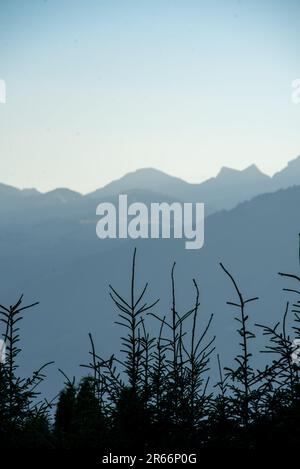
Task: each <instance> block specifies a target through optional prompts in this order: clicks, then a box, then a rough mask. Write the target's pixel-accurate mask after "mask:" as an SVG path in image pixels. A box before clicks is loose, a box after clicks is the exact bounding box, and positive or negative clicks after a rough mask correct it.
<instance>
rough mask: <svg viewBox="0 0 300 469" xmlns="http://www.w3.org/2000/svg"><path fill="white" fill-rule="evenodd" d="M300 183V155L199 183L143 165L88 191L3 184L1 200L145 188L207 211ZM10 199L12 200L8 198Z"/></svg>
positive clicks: (97, 195)
mask: <svg viewBox="0 0 300 469" xmlns="http://www.w3.org/2000/svg"><path fill="white" fill-rule="evenodd" d="M299 183H300V156H299V157H297V158H296V159H294V160H292V161H290V162H289V163H288V164H287V166H286V167H285V168H284V169H283V170H281V171H279V172H277V173H275V174H274V176H273V177H270V176H268V175H266V174H264V173H262V172H261V171H260V170H259V169H258V168H257V166H256V165H251V166H249V167H247V168H246V169H244V170H236V169H231V168H228V167H222V168H221V170H220V171H219V173H218V174H217V176H216V177H212V178H210V179H208V180H207V181H204V182H202V183H199V184H191V183H188V182H186V181H184V180H182V179H180V178H177V177H173V176H170V175H168V174H166V173H164V172H162V171H159V170H156V169H153V168H144V169H139V170H137V171H134V172H131V173H128V174H126V175H125V176H123V177H121V178H120V179H118V180H116V181H113V182H111V183H109V184H107V185H106V186H104V187H102V188H100V189H97V190H96V191H94V192H91V193H90V194H87V195H81V194H80V193H78V192H75V191H72V190H70V189H66V188H57V189H55V190H52V191H50V192H47V193H45V194H42V193H40V192H38V191H37V190H36V189H23V190H20V189H16V188H14V187H11V186H7V185H4V184H0V201H1V199H2V200H3V198H4V199H6V203H8V202H11V200H14V199H20V198H22V199H24V198H30V199H33V198H37V197H39V198H40V201H41V203H45V204H47V203H49V202H51V201H57V202H58V203H70V202H71V203H74V202H80V200H81V199H99V200H103V199H105V198H108V197H113V196H115V195H116V194H120V193H123V192H132V191H136V190H138V191H146V192H152V193H157V194H161V195H162V196H163V195H165V196H168V197H169V198H174V200H182V201H190V202H196V201H197V202H204V203H205V205H206V214H211V213H214V212H217V211H219V210H223V209H231V208H233V207H235V206H236V205H237V204H239V203H241V202H243V201H245V200H249V199H251V198H253V197H254V196H256V195H259V194H263V193H266V192H274V191H276V190H279V189H283V188H287V187H291V186H294V185H297V184H299ZM7 199H9V201H7Z"/></svg>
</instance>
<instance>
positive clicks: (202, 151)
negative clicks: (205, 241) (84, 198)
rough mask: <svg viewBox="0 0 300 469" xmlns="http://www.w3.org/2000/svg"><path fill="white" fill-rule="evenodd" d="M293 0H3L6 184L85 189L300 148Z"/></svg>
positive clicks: (0, 149)
mask: <svg viewBox="0 0 300 469" xmlns="http://www.w3.org/2000/svg"><path fill="white" fill-rule="evenodd" d="M299 18H300V2H299V0H297V1H294V0H287V1H283V0H282V1H277V0H248V1H245V0H243V1H242V0H239V1H238V0H219V1H217V0H210V1H208V0H207V1H201V0H198V1H196V0H181V1H177V0H173V1H167V0H147V1H143V0H139V1H134V0H98V1H96V0H77V1H76V0H48V1H40V0H27V1H26V2H25V1H23V0H0V79H4V80H5V81H6V86H7V103H6V104H5V105H4V104H0V181H1V182H4V183H7V184H12V185H16V186H18V187H32V186H35V187H37V188H38V189H40V190H49V189H52V188H54V187H57V186H67V187H70V188H73V189H76V190H79V191H81V192H88V191H90V190H93V189H95V188H97V187H100V186H102V185H104V184H105V183H107V182H109V181H111V180H112V179H116V178H118V177H120V176H122V175H123V174H124V173H126V172H128V171H132V170H134V169H137V168H141V167H148V166H152V167H156V168H158V169H161V170H163V171H166V172H168V173H170V174H173V175H176V176H179V177H182V178H185V179H186V180H188V181H192V182H200V181H202V180H203V179H206V178H208V177H210V176H213V175H215V174H216V173H217V172H218V170H219V168H220V167H221V166H222V165H226V166H232V167H235V168H238V169H242V168H244V167H246V166H247V165H249V164H251V163H256V164H257V165H258V166H259V167H260V168H261V169H262V170H263V171H265V172H267V173H269V174H272V173H274V172H275V171H277V170H279V169H281V168H282V167H283V166H284V165H285V164H286V162H287V161H288V160H290V159H293V158H295V157H296V156H297V155H298V154H300V105H296V104H293V103H292V101H291V93H292V89H291V82H292V81H293V80H294V79H296V78H300V28H299Z"/></svg>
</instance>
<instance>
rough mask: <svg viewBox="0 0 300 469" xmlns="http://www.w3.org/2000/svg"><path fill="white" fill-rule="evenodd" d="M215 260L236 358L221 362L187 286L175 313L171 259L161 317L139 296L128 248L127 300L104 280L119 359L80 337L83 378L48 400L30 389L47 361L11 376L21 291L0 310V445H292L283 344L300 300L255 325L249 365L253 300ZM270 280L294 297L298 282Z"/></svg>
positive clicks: (298, 324)
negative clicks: (259, 341) (258, 344)
mask: <svg viewBox="0 0 300 469" xmlns="http://www.w3.org/2000/svg"><path fill="white" fill-rule="evenodd" d="M220 267H221V269H222V270H223V271H224V275H225V276H226V277H227V279H228V285H229V287H231V288H232V298H231V299H230V301H228V304H229V305H231V307H232V309H233V314H234V316H235V321H236V324H237V342H238V344H239V353H238V355H237V356H236V357H235V358H234V357H233V361H232V363H233V365H232V368H224V369H223V368H222V364H221V361H220V357H219V355H218V354H217V351H216V350H215V346H214V337H212V336H211V335H210V325H211V322H212V321H213V317H212V316H211V317H210V318H208V320H207V322H206V323H202V321H200V320H199V319H200V318H199V313H200V298H199V289H198V285H197V283H196V281H195V280H193V285H194V290H195V297H194V300H193V306H192V307H191V308H190V309H188V310H187V311H178V308H177V301H176V282H175V264H174V266H173V268H172V272H171V282H172V291H171V295H172V296H171V298H172V302H171V309H170V312H169V313H168V314H167V315H166V316H159V315H158V314H157V313H156V311H157V309H158V307H156V305H157V303H158V300H156V299H154V300H153V301H148V300H147V296H148V291H147V288H148V285H147V284H146V285H145V287H144V288H143V289H142V290H141V291H137V288H136V251H135V252H134V256H133V263H132V269H131V287H130V291H129V294H128V297H127V296H126V297H125V296H123V294H121V293H120V292H118V291H117V290H116V289H115V288H114V287H113V286H111V285H110V296H111V298H112V301H113V303H114V305H115V307H116V309H117V311H118V320H117V324H119V325H120V326H121V327H122V328H123V331H124V334H123V337H122V350H121V354H120V356H115V355H113V356H111V357H109V358H108V359H104V358H102V357H100V356H99V355H98V353H97V351H96V349H95V345H94V341H93V337H92V335H90V344H91V350H90V355H89V356H90V360H89V363H87V364H86V365H81V366H84V367H85V368H86V376H85V377H84V378H83V379H82V380H81V381H80V382H79V384H76V382H75V380H74V379H73V380H72V379H69V378H68V377H67V376H66V375H65V374H64V373H63V371H61V373H63V374H64V378H65V387H64V389H63V390H62V391H61V392H60V394H59V395H58V396H57V397H55V398H54V399H53V401H52V402H48V401H47V400H45V399H43V398H42V397H41V396H40V395H39V392H38V386H39V384H40V383H41V381H43V380H44V379H45V378H46V367H47V365H48V364H46V365H44V366H42V367H41V368H40V369H39V370H37V371H35V372H34V373H33V374H32V376H30V377H28V378H20V377H19V376H18V368H17V361H18V355H19V354H20V353H21V350H20V348H19V325H20V320H21V319H22V314H23V312H24V310H28V309H30V308H33V307H35V306H36V305H37V303H34V304H31V305H28V306H23V299H22V297H21V298H20V299H19V301H18V302H17V303H16V304H14V305H12V306H9V307H5V306H2V305H0V317H1V323H2V326H3V328H4V329H3V330H4V332H3V334H2V335H3V338H4V341H5V344H6V357H5V361H4V360H2V363H0V447H1V448H49V449H51V448H53V449H84V448H88V449H96V450H98V452H99V454H102V453H105V454H107V453H108V452H110V451H111V452H113V453H114V454H130V451H132V452H135V453H136V451H137V449H138V450H139V451H140V452H141V453H148V452H151V451H152V452H166V451H176V452H178V451H186V452H187V451H189V452H191V451H193V452H195V451H197V452H198V453H199V452H200V453H201V451H202V450H205V449H211V448H213V449H215V448H234V449H239V448H243V449H259V448H264V449H266V448H268V447H270V448H271V447H274V445H276V444H279V445H280V447H285V448H291V449H293V448H295V445H296V444H297V443H299V441H300V382H299V368H298V366H297V363H295V357H296V355H297V353H296V351H295V345H294V344H293V340H294V339H300V301H296V302H295V303H293V304H287V306H286V310H285V311H284V312H283V317H282V321H281V322H280V323H278V324H275V325H270V326H269V325H262V324H257V325H256V328H258V329H260V330H261V331H262V333H263V334H264V335H265V338H266V345H265V349H264V350H263V351H262V352H265V353H268V354H270V355H271V360H270V362H269V364H268V365H267V366H265V368H263V369H261V370H257V369H256V368H254V365H253V361H254V359H253V357H252V355H251V353H250V352H249V345H251V341H253V340H254V339H255V332H254V331H253V330H250V327H249V314H251V309H252V308H253V307H254V306H255V302H256V301H257V300H258V298H245V297H244V296H243V295H242V293H241V291H240V289H239V286H238V282H237V281H236V279H235V278H234V276H233V275H232V274H231V272H230V271H229V270H228V269H227V268H226V267H225V266H223V265H222V264H220ZM280 275H282V276H283V277H285V278H286V282H287V285H286V286H287V288H285V290H287V291H290V292H293V295H294V294H299V295H300V277H298V276H296V275H292V274H284V273H281V274H280ZM289 282H291V285H290V284H289ZM297 285H298V287H297ZM26 312H27V311H26ZM149 315H150V316H152V318H153V319H155V320H156V321H157V325H158V331H159V333H158V336H157V337H151V336H150V335H149V333H148V332H147V328H146V318H147V316H149ZM288 331H290V333H292V337H290V336H289V332H288ZM291 331H292V332H291ZM212 356H214V357H215V359H216V360H217V363H218V368H219V379H218V381H217V382H216V383H210V381H209V378H208V377H209V375H210V369H209V366H210V360H211V358H212Z"/></svg>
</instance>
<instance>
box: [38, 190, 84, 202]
mask: <svg viewBox="0 0 300 469" xmlns="http://www.w3.org/2000/svg"><path fill="white" fill-rule="evenodd" d="M45 196H46V197H51V198H54V199H57V200H60V201H61V202H63V203H68V202H70V201H74V200H78V199H80V198H81V197H82V195H81V194H80V193H79V192H75V191H72V190H70V189H66V188H64V187H62V188H57V189H54V190H52V191H49V192H46V194H45Z"/></svg>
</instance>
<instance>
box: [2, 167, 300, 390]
mask: <svg viewBox="0 0 300 469" xmlns="http://www.w3.org/2000/svg"><path fill="white" fill-rule="evenodd" d="M250 172H251V170H250ZM255 172H256V171H255ZM222 173H223V175H221V177H222V178H223V177H224V178H225V177H227V175H226V174H225V173H227V170H223V171H222ZM219 177H220V175H219ZM116 197H117V195H116V194H114V195H113V196H111V197H105V198H104V199H103V200H108V201H113V202H115V201H116ZM155 197H156V199H155ZM162 197H164V196H163V195H160V196H158V195H157V194H155V193H152V192H150V191H149V192H146V191H142V190H140V191H139V190H134V191H131V192H130V194H129V199H130V201H134V200H141V199H142V198H144V200H146V201H148V202H150V201H153V200H154V201H155V200H161V198H162ZM98 200H99V201H100V200H101V199H98V198H96V199H95V198H92V197H82V196H79V198H77V200H72V201H71V202H68V203H63V202H62V201H61V200H60V199H57V198H51V197H50V198H49V197H46V198H45V199H44V198H42V197H40V196H37V197H36V196H34V197H32V198H31V199H30V197H25V198H22V199H19V202H18V203H14V204H12V205H11V207H12V206H13V210H8V211H6V212H5V211H4V210H3V204H1V205H0V211H1V231H0V265H1V272H2V274H1V282H0V299H1V303H2V304H11V301H13V299H14V298H15V297H17V296H18V295H19V294H20V293H22V292H24V293H25V297H26V299H27V300H28V301H30V300H32V301H34V300H39V301H40V307H39V310H38V311H35V312H34V314H29V313H28V314H26V315H25V317H24V325H23V327H24V337H23V339H24V341H25V342H26V343H27V344H30V345H29V346H28V347H27V348H26V350H25V353H24V361H23V362H22V369H24V370H25V371H26V370H31V369H32V368H34V367H36V366H38V365H39V364H40V362H41V361H42V362H43V361H47V360H52V359H55V361H56V365H55V367H60V368H63V369H64V371H65V372H66V373H67V374H68V375H70V376H72V375H73V374H78V373H80V369H79V368H78V367H77V365H78V363H82V362H83V360H84V358H83V357H84V356H85V354H86V356H87V360H88V351H87V349H88V332H93V333H95V336H97V344H96V345H97V349H98V351H99V353H100V354H101V356H106V355H108V354H110V353H114V352H115V349H116V347H118V344H119V342H118V341H119V330H118V328H117V326H114V325H113V321H114V320H115V318H116V316H115V313H114V312H113V306H112V304H111V302H110V298H109V297H108V283H112V284H113V285H116V287H118V289H120V290H121V291H122V292H124V293H126V292H127V291H128V288H130V280H129V266H130V262H131V256H132V252H133V247H134V246H137V248H138V257H137V262H138V279H137V281H138V282H140V278H141V282H142V281H144V280H145V281H146V280H147V281H148V280H149V283H150V286H149V291H150V297H151V298H153V297H155V298H156V297H161V298H162V301H161V303H159V306H158V307H159V309H160V311H163V312H164V314H165V313H166V312H167V311H168V310H169V308H170V296H169V299H168V292H169V293H170V268H171V265H172V262H173V261H174V260H176V261H177V267H176V279H177V281H178V285H179V286H180V288H179V290H178V295H179V298H178V302H179V303H178V307H181V305H182V306H183V305H186V304H187V305H188V306H190V302H191V301H192V300H191V298H192V296H193V290H192V285H191V279H192V278H193V277H195V278H196V279H197V280H198V282H199V285H200V289H201V290H200V291H201V311H202V315H203V320H205V319H206V318H207V317H208V315H209V314H210V313H211V312H214V313H215V317H214V324H213V329H212V332H216V333H217V335H218V339H217V344H216V345H217V347H218V351H219V352H220V354H221V356H222V362H223V363H224V365H228V364H229V363H228V360H229V359H230V357H231V356H232V353H233V352H234V351H235V350H234V347H235V345H234V344H235V343H236V342H235V341H233V338H232V334H234V331H235V329H236V325H235V323H234V320H233V317H234V313H235V311H232V309H231V308H230V307H229V306H226V301H227V300H228V299H232V295H233V292H232V290H231V288H230V285H229V284H228V281H227V280H226V278H225V277H224V275H223V273H222V272H221V271H220V269H219V262H220V261H222V262H223V263H224V264H225V265H226V266H227V267H228V268H230V270H231V271H232V273H233V274H235V276H236V278H237V280H238V282H239V284H240V287H241V289H242V291H243V292H244V293H245V294H247V295H249V296H256V295H258V296H259V297H260V301H259V302H258V303H257V305H253V307H252V306H249V308H250V309H251V310H253V320H254V321H256V322H266V323H269V322H270V323H275V322H276V321H277V320H278V318H279V317H281V314H282V311H283V309H284V306H285V301H286V298H287V296H285V295H284V294H283V293H282V287H283V286H287V285H284V284H283V281H282V279H280V278H278V276H277V272H278V271H279V270H286V271H294V272H297V269H298V268H299V266H298V246H297V237H298V232H300V221H299V217H298V212H299V202H300V186H297V187H292V188H288V189H285V190H279V191H277V192H275V193H268V194H263V195H259V196H257V197H255V198H253V199H252V200H250V201H248V202H244V203H242V204H239V205H238V206H237V207H235V208H234V209H231V210H224V211H220V212H218V213H215V214H213V215H210V216H208V217H207V219H206V226H205V244H204V247H203V249H201V250H199V251H193V252H191V251H187V250H185V249H184V243H183V241H182V240H172V239H170V240H135V241H134V240H130V239H128V240H126V239H125V240H102V241H101V240H99V239H98V238H97V237H96V233H95V226H96V220H97V217H96V216H95V202H98ZM166 200H167V201H169V200H173V198H171V199H168V198H167V199H166ZM4 205H5V204H4ZM201 317H202V316H201ZM149 321H150V331H151V330H153V331H154V328H156V327H157V324H156V323H155V322H153V323H152V322H151V318H149ZM253 353H258V350H256V349H255V350H254V351H253ZM259 359H262V358H261V357H260V358H259ZM50 376H51V375H50ZM59 379H60V378H59V377H58V375H57V372H56V368H54V370H53V375H52V376H51V377H50V379H49V381H48V382H47V383H48V384H47V385H49V383H50V386H52V387H51V388H49V389H48V390H49V392H50V394H53V395H54V393H55V392H56V391H57V389H58V387H59V386H60V385H61V383H58V382H57V380H59Z"/></svg>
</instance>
